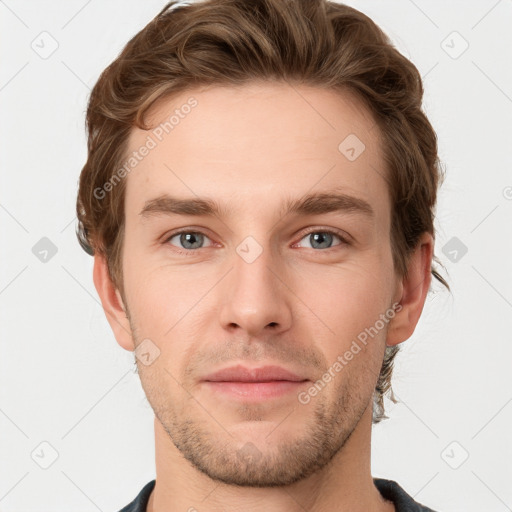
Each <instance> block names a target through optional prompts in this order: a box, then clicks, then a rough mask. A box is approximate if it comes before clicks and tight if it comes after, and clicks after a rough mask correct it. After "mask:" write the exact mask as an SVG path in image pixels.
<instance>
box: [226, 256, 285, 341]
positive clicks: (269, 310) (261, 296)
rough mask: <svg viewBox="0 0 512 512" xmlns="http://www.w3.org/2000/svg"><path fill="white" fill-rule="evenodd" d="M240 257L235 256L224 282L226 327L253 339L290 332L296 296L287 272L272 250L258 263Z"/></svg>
mask: <svg viewBox="0 0 512 512" xmlns="http://www.w3.org/2000/svg"><path fill="white" fill-rule="evenodd" d="M240 254H242V256H241V255H240ZM240 254H239V253H238V252H235V253H234V254H233V258H232V261H233V268H232V270H231V272H229V274H228V276H226V279H223V281H222V290H220V293H221V294H222V295H221V296H222V306H221V309H220V322H221V324H222V327H223V328H224V329H228V330H233V329H236V328H239V329H243V330H244V331H245V332H246V333H247V334H248V335H249V336H258V335H261V334H263V333H264V332H265V331H271V332H272V334H277V333H279V332H283V331H286V330H288V329H289V328H290V326H291V321H292V311H291V305H292V299H293V293H292V292H291V290H290V288H289V285H288V284H287V282H286V281H287V279H286V275H284V274H285V270H283V268H282V266H280V265H279V264H278V263H277V262H276V260H275V258H274V257H273V255H272V254H271V250H270V249H268V248H263V250H262V252H261V254H259V256H258V257H257V258H256V259H254V261H251V259H250V258H246V257H245V255H244V253H243V252H240Z"/></svg>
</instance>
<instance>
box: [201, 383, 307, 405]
mask: <svg viewBox="0 0 512 512" xmlns="http://www.w3.org/2000/svg"><path fill="white" fill-rule="evenodd" d="M307 382H308V381H300V382H296V381H290V380H274V381H271V382H212V381H205V384H207V385H208V387H209V388H210V389H211V390H212V391H215V392H220V393H224V394H226V395H229V396H231V397H233V398H239V399H242V400H266V399H269V398H277V397H280V396H283V395H286V394H289V393H292V392H295V393H296V392H297V391H298V390H299V389H300V388H301V387H303V386H304V385H305V384H306V383H307Z"/></svg>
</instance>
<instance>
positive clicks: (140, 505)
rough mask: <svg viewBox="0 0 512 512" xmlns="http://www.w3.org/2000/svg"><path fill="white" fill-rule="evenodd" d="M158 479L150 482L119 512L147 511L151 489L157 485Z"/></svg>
mask: <svg viewBox="0 0 512 512" xmlns="http://www.w3.org/2000/svg"><path fill="white" fill-rule="evenodd" d="M155 482H156V480H151V482H148V483H147V484H146V485H145V486H144V487H143V488H142V490H141V491H140V492H139V494H138V495H137V497H136V498H135V499H134V500H133V501H132V502H131V503H129V504H128V505H126V507H123V508H122V509H121V510H120V511H119V512H146V506H147V504H148V501H149V496H150V494H151V491H152V490H153V488H154V487H155Z"/></svg>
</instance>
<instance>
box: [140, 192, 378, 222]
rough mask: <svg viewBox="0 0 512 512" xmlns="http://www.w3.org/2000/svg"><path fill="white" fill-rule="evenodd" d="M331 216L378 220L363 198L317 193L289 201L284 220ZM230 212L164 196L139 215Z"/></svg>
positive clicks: (148, 203) (209, 202)
mask: <svg viewBox="0 0 512 512" xmlns="http://www.w3.org/2000/svg"><path fill="white" fill-rule="evenodd" d="M331 212H344V213H349V214H354V213H355V214H360V215H362V216H364V217H367V218H368V219H374V218H375V212H374V210H373V208H372V207H371V205H370V204H369V203H368V202H367V201H365V200H364V199H361V198H359V197H355V196H352V195H349V194H346V193H336V192H316V193H313V194H308V195H306V196H304V197H301V198H298V199H287V200H286V201H285V203H284V205H283V206H282V208H281V212H280V217H283V216H285V215H287V214H297V215H320V214H324V213H331ZM229 213H230V209H229V208H226V207H225V206H223V205H220V204H219V203H218V202H217V201H215V200H213V199H210V198H199V197H197V198H177V197H173V196H170V195H168V194H163V195H161V196H159V197H156V198H154V199H150V200H148V201H146V202H145V204H144V207H143V208H142V210H141V211H140V213H139V215H140V216H141V217H142V218H143V219H144V218H148V217H151V216H155V215H156V216H158V215H190V216H218V217H227V216H228V214H229Z"/></svg>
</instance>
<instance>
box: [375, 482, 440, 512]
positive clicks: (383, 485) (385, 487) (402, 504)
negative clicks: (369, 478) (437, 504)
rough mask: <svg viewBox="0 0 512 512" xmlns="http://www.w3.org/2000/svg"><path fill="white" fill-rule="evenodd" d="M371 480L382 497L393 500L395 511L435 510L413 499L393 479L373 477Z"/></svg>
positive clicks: (419, 511)
mask: <svg viewBox="0 0 512 512" xmlns="http://www.w3.org/2000/svg"><path fill="white" fill-rule="evenodd" d="M373 482H374V484H375V487H377V489H378V490H379V492H380V493H381V495H382V497H383V498H384V499H386V500H389V501H391V502H393V504H394V505H395V511H396V512H435V511H434V510H432V509H431V508H428V507H426V506H425V505H422V504H421V503H418V502H417V501H414V498H412V496H410V495H409V494H407V493H406V492H405V490H404V489H403V488H402V487H400V485H398V483H397V482H395V481H394V480H386V479H385V478H374V479H373Z"/></svg>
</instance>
